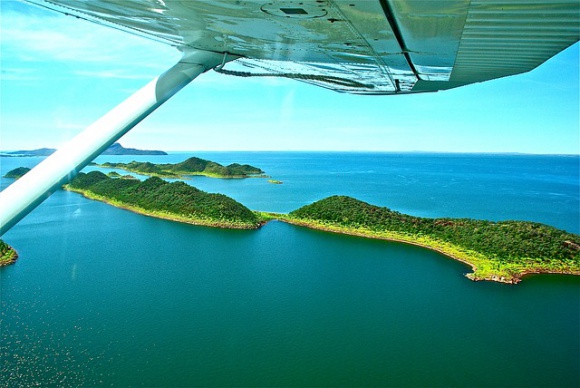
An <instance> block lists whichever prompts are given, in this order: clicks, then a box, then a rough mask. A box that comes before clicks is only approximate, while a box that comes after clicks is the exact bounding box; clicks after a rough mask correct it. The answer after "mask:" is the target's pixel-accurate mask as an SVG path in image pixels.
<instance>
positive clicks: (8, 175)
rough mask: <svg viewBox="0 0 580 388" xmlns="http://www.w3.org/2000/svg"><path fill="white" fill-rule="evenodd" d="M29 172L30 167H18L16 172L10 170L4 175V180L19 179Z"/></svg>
mask: <svg viewBox="0 0 580 388" xmlns="http://www.w3.org/2000/svg"><path fill="white" fill-rule="evenodd" d="M28 171H30V169H29V168H28V167H17V168H15V169H14V170H10V171H8V172H7V173H6V174H4V178H12V179H19V178H22V176H23V175H24V174H26V173H27V172H28Z"/></svg>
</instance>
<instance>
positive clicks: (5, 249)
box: [0, 240, 18, 267]
mask: <svg viewBox="0 0 580 388" xmlns="http://www.w3.org/2000/svg"><path fill="white" fill-rule="evenodd" d="M16 259H18V253H17V252H16V251H15V250H14V248H12V247H11V246H10V245H8V244H6V243H5V242H4V241H2V240H0V267H2V266H4V265H9V264H12V263H15V262H16Z"/></svg>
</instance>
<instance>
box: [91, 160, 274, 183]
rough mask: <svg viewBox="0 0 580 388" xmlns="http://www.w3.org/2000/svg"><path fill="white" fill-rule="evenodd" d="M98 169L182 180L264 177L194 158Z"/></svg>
mask: <svg viewBox="0 0 580 388" xmlns="http://www.w3.org/2000/svg"><path fill="white" fill-rule="evenodd" d="M97 166H99V167H104V168H118V169H122V170H126V171H129V172H134V173H137V174H142V175H149V176H157V177H161V178H182V177H183V176H187V175H204V176H208V177H213V178H248V177H265V175H263V174H264V171H262V170H261V169H259V168H257V167H254V166H250V165H249V164H238V163H232V164H230V165H228V166H222V165H221V164H219V163H216V162H212V161H210V160H205V159H200V158H196V157H192V158H189V159H187V160H185V161H183V162H181V163H175V164H171V163H164V164H155V163H150V162H136V161H132V162H130V163H111V162H106V163H103V164H100V165H97Z"/></svg>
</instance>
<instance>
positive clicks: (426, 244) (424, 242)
mask: <svg viewBox="0 0 580 388" xmlns="http://www.w3.org/2000/svg"><path fill="white" fill-rule="evenodd" d="M267 214H268V215H269V216H270V217H272V219H277V220H279V221H282V222H286V223H288V224H292V225H296V226H302V227H306V228H310V229H315V230H320V231H324V232H330V233H338V234H345V235H350V236H357V237H364V238H372V239H376V240H384V241H391V242H398V243H403V244H409V245H414V246H418V247H421V248H425V249H429V250H432V251H434V252H437V253H440V254H442V255H444V256H447V257H448V258H450V259H453V260H456V261H459V262H461V263H463V264H466V265H468V266H469V267H471V270H472V272H470V273H466V274H464V276H465V277H466V278H468V279H470V280H472V281H494V282H499V283H505V284H517V283H519V282H520V281H521V280H522V279H521V278H522V277H523V276H525V275H528V274H561V275H576V276H578V275H580V271H578V270H577V271H574V270H565V269H562V270H553V269H547V268H543V267H542V266H540V265H537V264H536V265H534V264H531V265H528V266H523V267H522V266H509V265H508V266H504V267H501V266H499V265H498V264H497V263H494V262H493V261H492V259H491V258H489V257H486V256H485V255H483V254H481V253H479V252H475V251H470V250H466V249H463V248H461V247H459V246H456V245H453V244H450V243H447V242H444V241H439V240H435V239H431V238H428V237H424V236H412V235H407V234H403V233H398V232H391V231H382V232H377V231H373V230H370V229H366V228H358V229H352V228H347V227H344V226H338V225H332V224H326V223H322V222H318V221H314V220H307V219H299V218H295V217H292V216H289V215H286V214H273V213H267Z"/></svg>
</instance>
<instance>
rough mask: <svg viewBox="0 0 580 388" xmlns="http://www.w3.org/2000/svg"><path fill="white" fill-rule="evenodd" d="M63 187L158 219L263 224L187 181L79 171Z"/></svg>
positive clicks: (253, 226) (241, 208)
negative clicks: (125, 176)
mask: <svg viewBox="0 0 580 388" xmlns="http://www.w3.org/2000/svg"><path fill="white" fill-rule="evenodd" d="M64 187H65V189H67V190H70V191H75V192H78V193H81V194H83V195H84V196H85V197H87V198H91V199H96V200H99V201H103V202H107V203H109V204H111V205H113V206H117V207H120V208H124V209H128V210H132V211H134V212H137V213H142V214H145V215H149V216H153V217H157V218H164V219H168V220H173V221H179V222H185V223H189V224H194V225H205V226H214V227H222V228H231V229H256V228H258V227H259V226H260V225H261V219H260V218H259V217H258V215H257V214H256V213H254V212H252V211H251V210H250V209H248V208H247V207H245V206H244V205H242V204H241V203H239V202H237V201H235V200H233V199H232V198H229V197H227V196H225V195H223V194H210V193H206V192H204V191H201V190H198V189H196V188H195V187H192V186H190V185H188V184H186V183H184V182H173V183H169V182H166V181H164V180H163V179H161V178H158V177H151V178H148V179H147V180H145V181H143V182H142V181H140V180H138V179H121V178H110V177H108V176H106V175H105V174H103V173H102V172H100V171H92V172H89V173H88V174H85V173H82V172H81V173H79V174H78V175H77V176H76V177H75V178H73V180H72V181H71V182H70V183H69V184H67V185H65V186H64Z"/></svg>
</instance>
